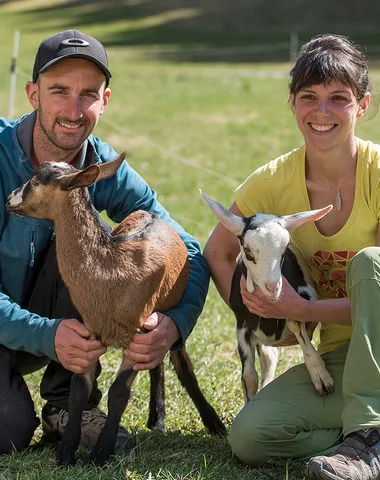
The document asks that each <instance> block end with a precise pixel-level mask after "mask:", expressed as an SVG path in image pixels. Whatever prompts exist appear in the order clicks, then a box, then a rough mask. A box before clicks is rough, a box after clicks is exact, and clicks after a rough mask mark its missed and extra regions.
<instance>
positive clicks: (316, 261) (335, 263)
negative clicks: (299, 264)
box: [311, 250, 357, 298]
mask: <svg viewBox="0 0 380 480" xmlns="http://www.w3.org/2000/svg"><path fill="white" fill-rule="evenodd" d="M356 253H357V252H351V251H345V252H322V251H321V250H319V251H318V252H316V253H314V255H313V256H312V257H311V264H312V265H314V266H315V267H317V272H318V276H319V280H318V283H319V285H320V286H321V287H322V288H323V289H324V290H325V292H326V293H328V295H329V296H331V297H337V298H338V297H339V298H340V297H347V291H346V272H347V266H348V263H349V261H350V260H351V259H352V258H353V257H354V256H355V255H356Z"/></svg>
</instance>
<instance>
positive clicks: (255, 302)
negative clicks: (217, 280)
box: [241, 277, 351, 325]
mask: <svg viewBox="0 0 380 480" xmlns="http://www.w3.org/2000/svg"><path fill="white" fill-rule="evenodd" d="M241 292H242V296H243V302H244V304H245V305H246V306H247V308H248V310H249V311H250V312H252V313H255V314H256V315H260V316H261V317H263V318H292V319H293V320H298V321H300V322H304V323H309V322H310V323H339V324H343V325H350V324H351V313H350V300H349V299H348V298H332V299H327V300H311V301H309V300H305V299H304V298H302V297H301V296H300V295H298V293H297V292H296V291H295V290H294V289H293V287H292V286H291V285H290V284H289V282H288V281H287V280H286V278H285V277H282V289H281V293H280V297H279V300H276V301H272V300H269V299H268V298H267V297H265V295H264V294H263V293H262V292H261V290H260V289H259V288H255V291H254V292H253V293H249V292H248V291H247V290H246V289H245V282H244V280H243V281H242V282H241Z"/></svg>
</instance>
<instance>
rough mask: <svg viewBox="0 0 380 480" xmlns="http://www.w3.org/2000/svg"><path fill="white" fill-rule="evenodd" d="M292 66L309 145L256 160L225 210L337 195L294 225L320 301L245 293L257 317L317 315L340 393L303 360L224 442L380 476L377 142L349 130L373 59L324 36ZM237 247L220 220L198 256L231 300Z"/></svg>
mask: <svg viewBox="0 0 380 480" xmlns="http://www.w3.org/2000/svg"><path fill="white" fill-rule="evenodd" d="M290 75H291V81H290V106H291V109H292V111H293V113H294V115H295V118H296V121H297V125H298V128H299V129H300V131H301V133H302V134H303V137H304V141H305V143H304V145H303V146H302V147H301V148H299V149H297V150H294V151H292V152H290V153H287V154H285V155H283V156H281V157H279V158H277V159H275V160H273V161H272V162H270V163H268V164H267V165H265V166H263V167H261V168H259V169H257V170H256V171H255V172H254V173H253V174H252V175H251V176H250V177H249V178H248V179H247V180H246V181H245V182H244V183H243V184H242V185H241V186H240V187H239V188H238V189H237V191H236V196H235V203H234V204H233V205H232V207H231V209H230V210H231V211H232V212H233V213H235V214H237V215H240V216H246V217H247V216H250V215H253V214H254V213H256V212H263V213H269V214H276V215H286V214H290V213H295V212H298V211H303V210H308V209H317V208H322V207H325V206H326V205H328V204H333V206H334V208H333V210H332V211H331V212H330V213H329V214H328V215H326V216H325V217H323V218H322V219H321V220H319V221H318V222H317V224H310V225H306V226H304V227H302V228H300V229H298V230H295V231H294V233H292V239H293V241H294V242H295V243H296V244H297V246H298V248H299V249H300V250H301V253H302V254H303V256H304V257H305V259H306V261H307V262H308V264H309V265H310V270H311V274H312V276H313V278H314V280H315V283H316V286H317V291H318V297H319V299H318V300H316V301H313V302H307V301H306V300H304V299H302V298H301V297H300V296H299V295H298V294H297V293H296V292H295V291H294V290H293V289H292V288H291V287H290V285H289V284H288V283H287V282H286V280H285V279H284V282H283V287H282V292H281V296H280V300H279V301H278V302H274V303H272V302H271V301H270V300H268V299H266V298H265V297H264V295H263V294H262V293H261V292H260V290H259V289H257V288H256V289H255V291H254V293H252V294H250V293H248V292H247V290H246V289H245V285H244V282H242V295H243V299H244V303H245V304H246V305H247V307H248V308H249V310H250V311H251V312H253V313H256V314H259V315H261V316H262V317H264V318H270V317H275V318H294V319H297V320H299V321H301V322H307V323H308V324H310V325H312V324H313V323H317V322H320V323H321V343H320V346H319V348H318V350H319V352H320V353H321V354H323V359H324V361H325V363H326V367H327V369H328V371H329V372H330V374H331V375H332V377H333V378H334V382H335V392H334V393H333V394H331V395H329V396H327V397H323V398H322V397H320V396H318V395H317V394H316V392H315V389H314V387H313V385H312V383H311V381H310V377H309V375H308V372H307V370H306V368H305V365H304V364H302V365H298V366H296V367H294V368H292V369H291V370H289V371H287V372H286V373H285V374H283V375H281V376H280V377H278V378H277V379H275V380H274V381H273V382H272V383H270V384H269V385H268V386H266V387H265V388H264V389H262V390H261V391H260V392H259V393H258V394H257V395H256V396H255V397H254V398H253V399H252V400H251V401H250V402H249V403H248V404H247V405H246V406H245V407H244V408H243V410H242V411H241V412H240V413H239V415H238V416H237V418H236V419H235V420H234V422H233V425H232V429H231V434H230V439H229V441H230V445H231V447H232V451H233V452H234V454H235V455H236V456H237V457H238V458H239V459H240V460H242V461H243V462H244V463H247V464H249V465H252V466H257V465H259V464H262V463H264V462H267V461H268V460H270V459H274V458H279V457H280V458H283V459H286V458H289V457H293V458H299V459H307V460H309V459H310V458H311V460H309V462H308V465H307V468H306V473H307V475H308V476H309V477H311V478H317V479H341V478H342V479H343V478H344V479H355V480H356V479H357V480H359V479H360V480H372V479H377V478H380V476H379V475H380V388H379V386H380V321H379V313H378V310H379V308H378V305H380V249H379V248H378V246H380V233H379V232H380V231H379V227H378V225H379V218H380V147H379V146H377V145H374V144H373V143H371V142H366V141H363V140H361V139H358V138H356V137H355V126H356V122H357V121H358V119H359V118H361V117H363V115H364V114H365V112H366V111H367V109H368V106H369V103H370V100H371V93H370V90H371V88H370V81H369V77H368V65H367V62H366V59H365V57H364V55H363V53H362V52H361V51H360V49H359V48H358V47H357V46H356V45H355V44H353V43H352V42H351V41H350V40H348V39H347V38H346V37H343V36H339V35H321V36H318V37H315V38H313V39H312V40H311V41H310V42H308V43H307V44H306V45H304V46H303V47H302V49H301V50H300V52H299V54H298V56H297V59H296V63H295V66H294V67H293V69H292V70H291V74H290ZM238 253H239V245H238V243H237V240H236V237H235V235H233V234H232V233H230V232H229V231H227V229H225V228H224V227H223V226H222V225H218V226H217V227H216V228H215V230H214V232H213V233H212V235H211V237H210V239H209V240H208V242H207V245H206V246H205V250H204V254H205V256H206V259H207V261H208V263H209V266H210V269H211V272H212V276H213V279H214V282H215V284H216V286H217V288H218V290H219V292H220V294H221V296H222V298H223V299H224V301H225V302H226V303H228V298H229V291H230V286H231V278H232V273H233V270H234V268H235V258H236V256H237V255H238ZM347 267H348V268H347ZM346 272H347V277H346ZM287 344H289V342H287ZM337 447H338V448H337ZM331 454H332V455H331ZM316 455H318V456H316ZM330 455H331V456H330ZM312 457H313V458H312Z"/></svg>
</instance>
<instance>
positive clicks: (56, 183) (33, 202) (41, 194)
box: [7, 152, 125, 220]
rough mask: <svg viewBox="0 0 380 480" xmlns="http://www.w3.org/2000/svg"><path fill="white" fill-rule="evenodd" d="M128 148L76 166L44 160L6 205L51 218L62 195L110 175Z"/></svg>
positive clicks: (11, 209)
mask: <svg viewBox="0 0 380 480" xmlns="http://www.w3.org/2000/svg"><path fill="white" fill-rule="evenodd" d="M124 158H125V152H123V153H122V154H121V155H119V156H118V157H116V158H115V159H114V160H112V161H110V162H106V163H101V164H99V165H90V166H89V167H87V168H85V169H84V170H77V169H75V168H74V167H72V166H70V165H68V164H67V163H65V162H46V163H43V164H42V165H41V166H40V167H39V168H38V169H37V170H36V171H35V173H34V174H33V176H32V177H31V178H30V179H29V181H28V182H27V183H25V184H24V185H22V186H21V187H19V188H17V189H16V190H14V191H13V192H12V193H11V194H10V195H9V196H8V202H7V209H8V211H9V212H10V213H13V214H14V215H23V216H27V217H34V218H43V219H47V220H52V219H53V215H52V213H51V212H52V211H53V209H54V208H55V206H56V205H55V204H56V203H57V202H59V201H60V197H63V196H65V195H68V194H69V192H70V191H71V190H73V189H75V188H86V187H89V186H91V185H93V184H94V183H96V182H98V181H99V180H102V179H103V178H108V177H111V176H112V175H113V174H114V173H115V172H116V171H117V169H118V168H119V167H120V165H121V164H122V162H123V160H124Z"/></svg>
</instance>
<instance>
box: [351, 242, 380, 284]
mask: <svg viewBox="0 0 380 480" xmlns="http://www.w3.org/2000/svg"><path fill="white" fill-rule="evenodd" d="M364 278H374V279H377V280H379V281H380V248H379V247H366V248H363V249H362V250H360V251H359V252H358V253H357V254H356V255H355V256H354V257H353V258H352V259H351V261H350V263H349V264H348V268H347V287H348V288H350V287H353V286H354V285H356V283H358V282H359V281H360V280H362V279H364Z"/></svg>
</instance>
